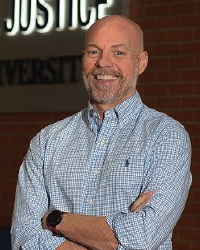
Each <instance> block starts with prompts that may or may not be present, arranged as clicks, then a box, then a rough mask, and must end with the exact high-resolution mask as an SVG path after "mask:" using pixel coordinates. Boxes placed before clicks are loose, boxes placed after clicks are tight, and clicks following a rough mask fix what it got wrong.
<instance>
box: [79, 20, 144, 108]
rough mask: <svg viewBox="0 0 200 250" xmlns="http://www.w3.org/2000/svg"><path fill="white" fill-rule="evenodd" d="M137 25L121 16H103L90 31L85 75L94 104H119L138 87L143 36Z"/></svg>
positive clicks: (87, 87)
mask: <svg viewBox="0 0 200 250" xmlns="http://www.w3.org/2000/svg"><path fill="white" fill-rule="evenodd" d="M140 35H141V34H140V33H139V31H138V29H137V28H136V26H134V24H133V23H130V22H129V21H127V20H126V19H124V18H122V17H119V16H110V17H106V18H104V19H101V20H99V21H98V22H97V23H95V24H94V25H93V26H92V27H91V29H90V30H89V31H88V34H87V36H86V40H85V49H84V53H83V62H82V66H83V79H84V83H85V86H86V89H87V90H88V92H89V95H90V99H91V102H92V103H93V104H104V105H111V106H116V105H117V104H119V103H121V102H122V101H124V100H126V99H128V98H129V97H130V96H131V95H133V94H134V93H135V91H136V82H137V78H138V75H139V74H140V73H141V72H142V71H143V70H142V69H141V62H140V59H141V54H142V38H141V37H140Z"/></svg>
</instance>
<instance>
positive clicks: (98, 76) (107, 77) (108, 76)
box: [94, 75, 119, 81]
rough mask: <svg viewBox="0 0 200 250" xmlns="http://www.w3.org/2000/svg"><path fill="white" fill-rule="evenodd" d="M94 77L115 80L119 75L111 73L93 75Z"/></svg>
mask: <svg viewBox="0 0 200 250" xmlns="http://www.w3.org/2000/svg"><path fill="white" fill-rule="evenodd" d="M94 77H95V79H97V80H104V81H105V80H116V79H118V78H119V77H118V76H113V75H94Z"/></svg>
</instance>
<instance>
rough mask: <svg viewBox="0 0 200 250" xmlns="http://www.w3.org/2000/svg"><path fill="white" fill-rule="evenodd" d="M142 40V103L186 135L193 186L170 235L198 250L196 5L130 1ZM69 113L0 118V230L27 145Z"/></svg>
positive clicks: (199, 24) (199, 5)
mask: <svg viewBox="0 0 200 250" xmlns="http://www.w3.org/2000/svg"><path fill="white" fill-rule="evenodd" d="M130 2H131V6H130V7H131V9H130V11H131V18H132V19H133V20H136V21H137V22H138V23H139V24H140V26H141V27H142V29H143V30H144V35H145V48H146V50H147V51H148V52H149V67H148V69H147V70H146V72H145V73H144V74H143V75H142V76H141V77H140V79H139V83H138V84H139V85H138V88H139V91H140V93H141V95H142V98H143V100H144V102H145V103H146V104H147V105H149V106H151V107H153V108H156V109H158V110H162V111H164V112H166V113H168V114H169V115H171V116H173V117H174V118H176V119H177V120H179V121H181V122H182V123H183V124H184V125H185V127H186V129H187V130H188V132H189V133H190V135H191V139H192V146H193V156H192V172H193V185H192V188H191V192H190V195H189V199H188V202H187V205H186V209H185V211H184V214H183V216H182V217H181V219H180V221H179V223H178V225H177V226H176V228H175V231H174V239H173V244H174V250H199V249H200V184H199V183H200V182H198V179H199V178H200V170H199V168H198V167H199V165H200V132H199V131H200V1H199V0H195V1H194V0H165V1H164V0H130ZM68 115H70V113H69V112H68V113H28V114H27V113H25V114H23V113H0V227H3V226H7V225H10V222H11V213H12V209H13V201H14V192H15V185H16V178H17V172H18V169H19V165H20V164H21V161H22V159H23V156H24V154H25V153H26V151H27V148H28V144H29V141H30V139H31V138H32V137H33V135H35V133H37V132H38V131H39V130H40V129H41V128H42V127H44V126H46V125H47V124H49V123H52V122H54V121H57V120H59V119H62V118H64V117H65V116H68Z"/></svg>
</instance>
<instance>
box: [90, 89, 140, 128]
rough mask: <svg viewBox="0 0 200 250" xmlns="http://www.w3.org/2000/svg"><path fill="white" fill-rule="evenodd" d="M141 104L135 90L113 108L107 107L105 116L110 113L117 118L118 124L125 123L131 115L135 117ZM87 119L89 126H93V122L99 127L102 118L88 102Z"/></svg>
mask: <svg viewBox="0 0 200 250" xmlns="http://www.w3.org/2000/svg"><path fill="white" fill-rule="evenodd" d="M142 106H143V103H142V100H141V98H140V95H139V93H138V92H137V91H136V92H135V94H134V95H132V96H131V97H130V98H129V99H127V100H125V101H124V102H122V103H120V104H119V105H118V106H116V107H115V108H114V109H109V110H107V111H106V112H105V116H107V115H112V116H115V117H116V119H117V120H118V124H121V125H122V124H123V125H124V124H125V123H126V122H127V121H129V120H130V119H131V118H132V117H133V118H137V114H138V113H139V112H140V110H141V108H142ZM88 120H89V123H90V126H92V127H93V125H94V123H95V124H96V126H97V127H98V128H99V129H100V127H101V124H102V120H101V118H100V116H99V114H98V113H97V112H96V111H95V110H94V108H93V106H92V104H91V103H90V102H88Z"/></svg>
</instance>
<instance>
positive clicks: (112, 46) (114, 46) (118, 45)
mask: <svg viewBox="0 0 200 250" xmlns="http://www.w3.org/2000/svg"><path fill="white" fill-rule="evenodd" d="M87 47H88V48H89V47H94V48H97V49H99V50H102V49H101V48H100V47H99V46H98V45H96V44H93V43H90V44H88V46H87ZM119 47H123V48H124V49H125V50H127V51H130V49H129V48H128V47H127V45H125V44H123V43H119V44H113V45H111V48H114V49H117V48H119Z"/></svg>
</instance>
